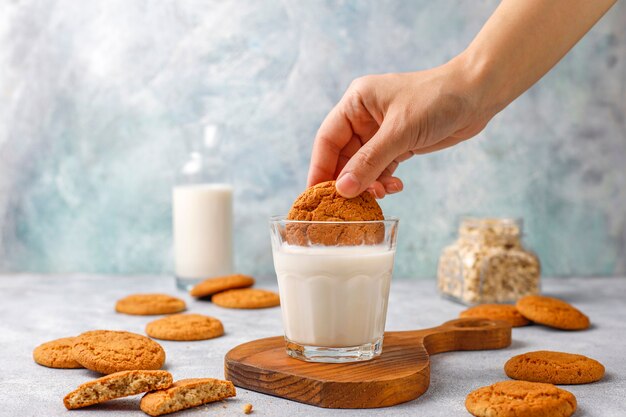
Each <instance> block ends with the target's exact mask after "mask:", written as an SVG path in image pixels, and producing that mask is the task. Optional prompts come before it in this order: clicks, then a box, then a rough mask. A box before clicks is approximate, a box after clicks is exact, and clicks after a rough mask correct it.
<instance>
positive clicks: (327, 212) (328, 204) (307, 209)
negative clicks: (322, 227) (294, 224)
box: [287, 181, 384, 222]
mask: <svg viewBox="0 0 626 417" xmlns="http://www.w3.org/2000/svg"><path fill="white" fill-rule="evenodd" d="M287 219H288V220H306V221H344V222H345V221H369V220H384V216H383V210H382V209H381V208H380V206H379V205H378V203H377V202H376V199H375V198H374V196H373V195H372V194H371V193H369V192H364V193H362V194H361V195H359V196H357V197H354V198H345V197H342V196H341V195H339V193H338V192H337V189H336V188H335V181H326V182H321V183H319V184H317V185H314V186H312V187H309V188H308V189H307V190H306V191H304V192H303V193H302V194H300V195H299V196H298V198H297V199H296V201H295V202H294V203H293V206H292V207H291V210H289V214H288V215H287Z"/></svg>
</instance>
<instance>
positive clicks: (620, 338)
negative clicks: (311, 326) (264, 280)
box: [0, 274, 626, 417]
mask: <svg viewBox="0 0 626 417" xmlns="http://www.w3.org/2000/svg"><path fill="white" fill-rule="evenodd" d="M266 287H270V288H271V285H269V286H267V285H266ZM543 288H544V292H545V293H546V294H549V295H555V296H558V297H561V298H563V299H565V300H568V301H570V302H572V303H574V304H575V305H576V306H578V307H579V308H580V309H581V310H583V311H584V312H585V313H587V314H588V315H589V317H590V318H591V321H592V323H593V327H592V328H591V329H590V330H587V331H583V332H563V331H556V330H551V329H548V328H545V327H541V326H530V327H526V328H520V329H515V330H514V333H513V339H514V340H513V343H512V345H511V347H509V348H507V349H504V350H499V351H480V352H457V353H444V354H440V355H437V356H434V357H433V358H432V364H431V385H430V389H429V390H428V391H427V392H426V393H425V394H424V395H423V396H422V397H420V398H419V399H417V400H415V401H412V402H409V403H406V404H402V405H399V406H395V407H391V408H386V409H376V410H326V409H321V408H316V407H312V406H308V405H304V404H299V403H296V402H292V401H287V400H283V399H280V398H275V397H271V396H267V395H262V394H258V393H255V392H251V391H246V390H243V389H239V390H238V394H237V397H236V399H232V400H228V401H226V402H225V403H218V404H212V405H207V406H202V407H198V408H196V409H192V410H187V411H183V412H180V413H178V414H175V415H176V416H236V415H242V411H241V407H242V406H243V404H245V403H248V402H249V403H252V404H253V405H254V408H255V411H254V414H253V415H255V416H268V417H269V416H272V417H276V416H290V417H297V416H302V417H304V416H307V417H314V416H339V417H346V416H374V415H376V416H385V415H388V416H401V417H402V416H429V417H436V416H446V417H450V416H469V413H467V411H465V408H464V400H465V396H466V395H467V393H469V392H470V391H471V390H473V389H475V388H477V387H480V386H483V385H489V384H491V383H494V382H496V381H498V380H503V379H506V376H505V375H504V372H503V370H502V366H503V364H504V362H505V361H506V360H507V359H508V358H509V357H511V356H513V355H515V354H519V353H522V352H525V351H532V350H539V349H549V350H559V351H566V352H573V353H582V354H585V355H588V356H591V357H593V358H595V359H597V360H599V361H601V362H602V363H603V364H604V365H605V366H606V369H607V375H606V377H605V378H604V379H603V380H602V381H600V382H598V383H595V384H590V385H579V386H567V387H564V388H565V389H568V390H569V391H571V392H572V393H574V394H575V395H576V398H577V399H578V404H579V409H578V411H577V412H576V414H575V416H576V417H583V416H585V417H590V416H603V417H613V416H615V417H623V416H626V377H625V375H626V360H624V355H625V354H626V301H625V297H626V279H625V278H587V279H567V280H565V279H563V280H556V279H552V280H550V279H545V280H544V285H543ZM153 291H160V292H167V293H170V294H177V295H179V296H181V297H182V298H184V299H185V300H187V302H188V307H189V311H190V312H197V313H204V314H208V315H212V316H216V317H219V318H220V319H221V320H222V321H223V323H224V326H225V329H226V335H225V336H223V337H221V338H218V339H214V340H209V341H201V342H161V343H162V345H163V347H164V348H165V350H166V352H167V361H166V368H165V369H167V370H169V371H170V372H172V374H173V375H174V378H175V379H181V378H190V377H223V357H224V354H225V353H226V352H227V351H228V350H229V349H230V348H231V347H233V346H235V345H237V344H239V343H243V342H246V341H249V340H252V339H257V338H261V337H266V336H272V335H277V334H280V333H281V322H280V311H279V309H278V308H272V309H265V310H255V311H238V310H229V309H223V308H220V307H217V306H214V305H212V304H211V303H209V302H205V301H195V300H192V299H191V298H190V297H188V296H187V295H186V294H182V293H180V292H179V291H177V290H176V289H175V287H174V282H173V279H172V278H170V277H163V276H144V277H119V276H83V275H67V276H59V275H53V276H50V275H24V274H21V275H17V274H16V275H0V351H1V352H2V353H1V355H0V392H1V398H2V403H1V405H0V415H1V416H57V415H61V416H68V415H71V414H75V415H78V416H104V415H106V416H141V415H143V413H142V412H141V411H139V409H138V403H139V399H140V396H137V397H131V398H127V399H121V400H115V401H111V402H109V403H107V404H103V405H98V406H94V407H90V408H87V409H84V410H80V411H74V412H68V411H66V410H65V408H64V407H63V404H62V398H63V396H64V395H65V394H66V393H67V392H69V391H71V390H72V389H74V388H75V387H76V386H77V385H79V384H81V383H83V382H85V381H87V380H89V379H90V378H94V377H96V376H97V375H96V374H95V373H93V372H91V371H87V370H84V369H79V370H59V369H48V368H45V367H42V366H39V365H37V364H35V363H34V362H33V360H32V357H31V355H32V350H33V348H34V347H35V346H37V345H38V344H39V343H42V342H45V341H47V340H50V339H54V338H58V337H63V336H70V335H76V334H78V333H80V332H83V331H86V330H90V329H121V330H128V331H133V332H137V333H142V332H143V329H144V326H145V324H146V323H147V322H148V321H150V320H151V319H152V318H150V317H134V316H127V315H121V314H116V313H115V311H114V309H113V306H114V304H115V301H116V300H117V299H118V298H120V297H122V296H124V295H127V294H130V293H134V292H153ZM462 309H463V307H462V306H461V305H458V304H455V303H453V302H450V301H448V300H444V299H441V298H440V297H439V296H438V295H437V294H436V291H435V288H434V282H432V281H399V280H398V281H395V282H393V285H392V290H391V299H390V303H389V314H388V320H387V329H389V330H403V329H413V328H424V327H432V326H435V325H438V324H440V323H442V322H444V321H446V320H449V319H453V318H455V317H456V316H457V315H458V313H459V311H461V310H462Z"/></svg>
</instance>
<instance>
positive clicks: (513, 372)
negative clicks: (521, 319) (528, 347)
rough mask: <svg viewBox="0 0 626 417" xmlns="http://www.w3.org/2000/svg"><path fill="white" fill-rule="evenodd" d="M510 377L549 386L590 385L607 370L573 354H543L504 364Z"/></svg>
mask: <svg viewBox="0 0 626 417" xmlns="http://www.w3.org/2000/svg"><path fill="white" fill-rule="evenodd" d="M504 372H505V373H506V374H507V376H508V377H510V378H513V379H520V380H523V381H531V382H546V383H550V384H588V383H590V382H595V381H599V380H600V379H602V377H603V376H604V366H603V365H602V364H601V363H600V362H598V361H596V360H594V359H591V358H588V357H586V356H583V355H576V354H573V353H564V352H552V351H548V350H540V351H536V352H528V353H524V354H522V355H517V356H513V357H512V358H511V359H509V360H508V361H507V362H506V364H504Z"/></svg>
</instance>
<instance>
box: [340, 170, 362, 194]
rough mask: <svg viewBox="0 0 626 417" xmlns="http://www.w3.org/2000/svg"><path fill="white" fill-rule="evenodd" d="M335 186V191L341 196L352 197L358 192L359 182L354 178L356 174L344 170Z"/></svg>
mask: <svg viewBox="0 0 626 417" xmlns="http://www.w3.org/2000/svg"><path fill="white" fill-rule="evenodd" d="M335 187H336V188H337V192H338V193H339V194H341V195H342V196H344V197H346V198H352V197H356V196H357V195H358V194H359V189H360V188H361V184H360V183H359V180H358V179H357V178H356V175H354V174H353V173H351V172H346V173H345V174H343V175H342V176H340V177H339V178H338V179H337V184H336V185H335Z"/></svg>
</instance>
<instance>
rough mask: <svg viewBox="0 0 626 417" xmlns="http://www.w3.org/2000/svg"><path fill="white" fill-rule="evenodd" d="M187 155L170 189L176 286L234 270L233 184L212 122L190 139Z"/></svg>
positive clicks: (193, 282) (182, 286) (189, 286)
mask: <svg viewBox="0 0 626 417" xmlns="http://www.w3.org/2000/svg"><path fill="white" fill-rule="evenodd" d="M189 145H190V146H189V148H190V149H189V150H190V154H189V159H188V160H187V162H186V163H185V164H184V165H183V167H182V169H181V171H180V173H179V178H178V181H177V185H176V186H175V187H174V189H173V193H172V198H173V216H172V217H173V229H174V261H175V262H174V263H175V271H176V285H177V286H178V287H179V288H181V289H184V290H189V289H190V288H191V287H192V286H193V285H195V284H196V283H198V282H199V281H201V280H203V279H206V278H209V277H213V276H220V275H228V274H231V273H232V272H233V248H232V246H233V215H232V213H233V187H232V185H231V184H230V181H229V176H228V175H227V173H226V170H227V166H226V164H225V163H224V162H223V160H222V159H221V158H220V155H219V141H218V137H217V127H216V126H214V125H208V126H206V127H205V131H204V137H202V138H191V139H190V140H189Z"/></svg>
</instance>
